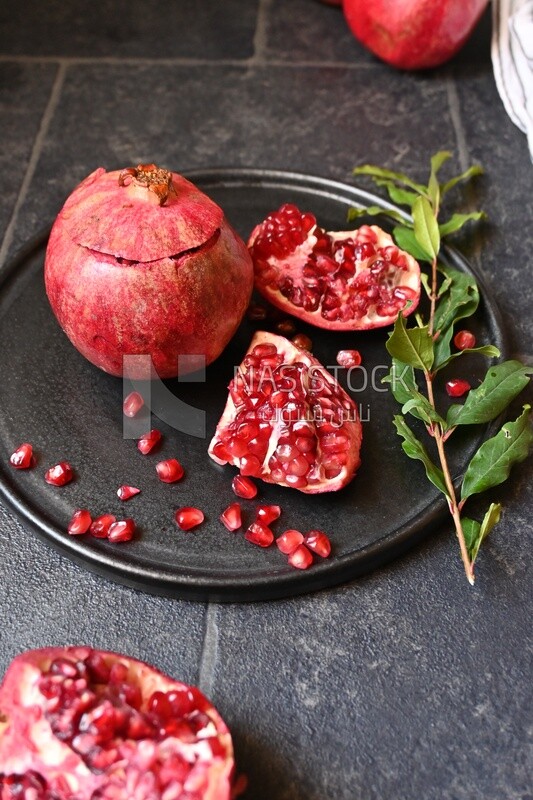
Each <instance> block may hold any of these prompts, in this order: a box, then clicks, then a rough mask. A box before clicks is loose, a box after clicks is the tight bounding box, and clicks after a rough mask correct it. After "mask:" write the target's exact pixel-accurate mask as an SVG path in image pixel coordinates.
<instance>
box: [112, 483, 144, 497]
mask: <svg viewBox="0 0 533 800" xmlns="http://www.w3.org/2000/svg"><path fill="white" fill-rule="evenodd" d="M140 491H141V490H140V489H136V488H135V486H119V488H118V489H117V496H118V499H119V500H129V499H130V497H135V495H136V494H139V493H140Z"/></svg>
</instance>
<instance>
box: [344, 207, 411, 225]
mask: <svg viewBox="0 0 533 800" xmlns="http://www.w3.org/2000/svg"><path fill="white" fill-rule="evenodd" d="M377 216H384V217H390V218H391V219H393V220H394V221H395V222H402V223H403V222H404V218H403V216H402V214H400V212H399V211H395V210H394V209H393V208H382V206H368V207H367V208H355V207H354V208H350V209H349V210H348V221H351V220H354V219H358V218H359V217H377Z"/></svg>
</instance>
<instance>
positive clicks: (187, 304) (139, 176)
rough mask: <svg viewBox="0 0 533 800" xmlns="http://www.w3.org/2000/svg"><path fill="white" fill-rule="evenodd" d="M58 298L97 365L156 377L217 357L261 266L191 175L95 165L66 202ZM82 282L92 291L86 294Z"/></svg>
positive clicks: (50, 286) (52, 282)
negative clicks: (148, 367)
mask: <svg viewBox="0 0 533 800" xmlns="http://www.w3.org/2000/svg"><path fill="white" fill-rule="evenodd" d="M45 284H46V293H47V296H48V299H49V301H50V305H51V307H52V309H53V311H54V313H55V315H56V317H57V319H58V322H59V324H60V326H61V327H62V329H63V330H64V332H65V333H66V335H67V336H68V338H69V339H70V340H71V342H72V344H73V345H74V346H75V347H76V348H77V349H78V350H79V351H80V352H81V353H82V355H84V356H85V357H86V358H87V359H89V361H91V362H92V363H93V364H95V365H96V366H97V367H100V369H103V370H105V371H106V372H109V373H111V374H112V375H122V374H123V369H124V364H123V360H124V356H131V357H132V358H129V359H128V364H127V372H128V375H129V377H131V378H140V379H142V380H144V379H146V361H145V359H144V358H139V359H137V358H135V357H136V356H150V358H151V362H152V364H153V368H154V370H155V372H156V373H157V374H158V375H159V376H160V377H161V378H172V377H175V376H176V375H178V374H184V373H187V372H192V371H194V370H195V369H197V366H194V365H193V363H192V361H193V360H191V359H187V358H180V357H181V356H184V355H185V356H186V355H190V354H191V353H194V354H198V355H199V356H201V357H203V360H204V362H205V364H206V365H207V364H210V363H211V362H212V361H214V360H215V359H216V358H218V356H219V355H220V353H221V352H222V351H223V349H224V348H225V346H226V345H227V344H228V342H229V340H230V339H231V338H232V336H233V335H234V333H235V331H236V330H237V327H238V326H239V323H240V321H241V319H242V317H243V315H244V313H245V311H246V308H247V306H248V303H249V300H250V296H251V292H252V285H253V267H252V263H251V258H250V255H249V253H248V251H247V249H246V246H245V244H244V242H243V241H242V240H241V238H240V237H239V236H238V235H237V233H236V232H235V231H234V230H233V228H232V227H231V226H230V225H229V224H228V222H227V220H226V219H225V218H224V214H223V212H222V209H221V208H220V207H219V206H218V205H217V204H216V203H214V202H213V201H212V200H211V199H210V198H209V197H207V195H205V194H204V193H203V192H201V191H200V190H199V189H198V188H197V187H196V186H194V185H193V184H192V183H190V181H187V180H186V179H185V178H183V177H182V176H181V175H178V174H177V173H175V172H170V171H168V170H164V169H161V168H159V167H157V166H156V165H154V164H139V165H138V166H137V167H135V168H132V169H127V170H123V171H122V172H119V171H114V172H106V170H105V169H102V168H100V169H97V170H96V171H95V172H93V173H92V174H91V175H89V176H88V177H87V178H86V179H85V180H84V181H83V182H82V183H81V184H80V185H79V186H78V187H77V188H76V189H75V190H74V191H73V192H72V194H71V195H70V196H69V197H68V198H67V201H66V203H65V205H64V206H63V209H62V210H61V211H60V213H59V215H58V217H57V219H56V221H55V223H54V225H53V227H52V231H51V233H50V238H49V241H48V246H47V250H46V259H45ZM80 287H83V290H81V289H80Z"/></svg>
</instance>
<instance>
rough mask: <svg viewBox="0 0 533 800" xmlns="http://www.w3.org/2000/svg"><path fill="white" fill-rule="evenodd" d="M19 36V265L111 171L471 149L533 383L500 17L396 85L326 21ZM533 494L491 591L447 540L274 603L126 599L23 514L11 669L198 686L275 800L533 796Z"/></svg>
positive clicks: (0, 580) (0, 103)
mask: <svg viewBox="0 0 533 800" xmlns="http://www.w3.org/2000/svg"><path fill="white" fill-rule="evenodd" d="M0 37H1V42H0V129H1V131H2V148H1V151H0V172H1V175H2V193H1V196H0V233H1V235H2V236H3V237H4V238H3V245H2V247H1V250H0V262H2V261H4V260H6V259H9V258H10V257H11V256H13V255H14V254H15V252H16V251H17V250H18V249H19V248H20V247H21V246H22V245H23V244H24V242H25V241H26V240H27V239H28V238H30V237H31V236H33V234H34V233H35V231H36V230H38V229H41V228H42V227H43V226H45V225H48V224H49V223H50V222H51V221H52V220H53V218H54V216H55V214H56V213H57V210H58V209H59V207H60V205H61V204H62V202H63V199H64V198H65V196H66V195H67V194H68V192H69V191H70V190H71V189H72V187H73V186H74V185H75V184H76V183H77V182H78V181H79V180H80V179H81V178H82V177H84V176H85V175H86V174H87V173H88V172H90V171H91V170H92V169H93V168H94V167H95V165H98V164H102V165H106V166H109V167H113V168H114V167H117V166H123V165H126V164H135V163H138V162H139V161H146V160H153V161H155V162H160V163H165V164H167V165H172V166H173V168H175V169H177V170H185V169H193V168H202V167H217V166H246V167H268V168H273V169H293V170H297V171H299V172H310V173H314V174H318V175H322V176H325V177H330V178H336V179H340V180H346V181H350V180H351V170H352V168H353V167H354V166H355V165H356V164H359V163H364V162H373V163H380V164H384V165H388V166H390V167H393V168H398V169H401V170H403V171H406V172H410V173H413V174H414V175H419V176H420V178H421V179H422V178H423V177H424V176H425V172H426V165H427V163H428V159H429V156H430V155H431V154H432V153H433V152H434V151H436V150H438V149H449V150H452V151H453V152H454V154H455V158H456V163H457V164H458V165H459V167H460V168H465V167H466V166H468V165H469V164H471V163H473V162H480V163H481V164H483V165H484V166H485V168H486V175H485V177H484V178H483V179H482V180H480V181H479V182H478V184H477V187H476V190H475V194H476V197H475V202H476V203H478V204H480V205H482V206H483V208H485V209H486V211H487V212H488V215H489V218H490V223H489V224H487V225H485V226H484V227H483V229H482V230H481V231H480V232H479V233H478V234H476V236H475V237H474V239H473V240H472V241H470V242H469V243H468V246H469V254H470V256H471V257H472V259H473V260H474V261H475V262H476V263H477V264H478V265H479V267H480V269H481V270H482V272H483V274H484V276H485V278H486V281H487V282H488V284H489V286H490V287H491V290H492V292H493V294H494V297H495V298H496V300H497V302H498V304H499V306H500V308H501V310H502V313H503V316H504V319H505V323H506V325H507V327H508V330H509V333H510V336H511V342H512V349H513V352H514V353H516V354H520V355H521V357H522V358H523V359H525V360H528V361H529V363H531V359H532V356H533V326H532V324H531V311H530V310H531V305H532V302H533V297H532V286H531V279H530V278H529V277H527V276H528V267H529V262H530V261H531V253H532V252H533V233H532V226H531V221H530V216H531V176H532V171H531V163H530V160H529V156H528V152H527V146H526V139H525V137H524V136H523V135H522V134H521V133H520V132H519V131H518V130H517V129H516V128H515V127H514V126H513V125H512V123H511V121H510V120H509V118H508V117H507V115H506V113H505V111H504V109H503V106H502V103H501V101H500V98H499V96H498V94H497V92H496V88H495V84H494V79H493V74H492V69H491V64H490V17H489V14H487V15H485V17H484V18H483V20H482V22H481V25H480V26H479V27H478V29H477V30H476V32H475V34H474V36H473V37H472V39H471V40H470V42H469V43H468V44H467V46H466V47H465V49H464V50H463V51H462V52H461V53H460V54H459V56H458V57H456V58H455V59H454V60H453V61H452V62H450V63H449V64H448V65H446V66H445V67H443V68H441V69H439V70H436V71H433V72H431V73H424V74H402V73H399V72H396V71H394V70H392V69H389V68H388V67H386V66H385V65H383V64H381V63H379V62H378V61H377V60H375V59H374V58H372V57H371V56H370V55H369V54H368V53H366V52H365V51H364V50H363V49H362V47H361V46H359V45H358V43H356V42H355V40H354V39H353V38H352V36H351V35H350V33H349V32H348V30H347V27H346V26H345V24H344V20H343V17H342V13H341V11H340V10H339V9H336V8H331V7H328V6H326V5H322V4H319V3H318V2H315V0H291V1H290V2H281V0H240V1H239V0H225V2H224V3H220V2H216V0H205V2H203V3H197V2H196V3H195V2H192V0H181V2H173V3H172V2H169V3H161V2H155V0H145V2H140V0H130V2H126V1H125V0H117V1H116V2H111V0H96V2H94V3H92V4H89V5H88V4H86V3H83V2H81V0H71V2H68V3H60V2H58V0H48V2H47V3H45V4H42V3H40V2H38V0H26V2H25V3H21V2H15V0H4V2H3V4H2V8H1V9H0ZM28 313H31V310H28ZM18 366H22V365H18ZM0 379H1V378H0ZM29 379H30V378H28V380H29ZM529 399H531V393H529ZM0 413H2V412H0ZM531 475H532V471H531V460H529V461H528V462H526V463H524V464H522V465H520V466H519V467H518V468H517V469H516V470H515V472H514V474H513V477H512V480H511V481H510V482H509V483H508V484H506V485H505V486H504V487H501V489H500V490H498V491H497V492H494V499H499V500H501V501H502V502H503V504H504V507H505V513H504V516H503V519H502V522H501V524H500V525H499V527H498V529H497V531H495V533H494V535H493V536H492V537H491V538H490V539H489V541H488V543H487V544H486V546H485V547H484V549H483V551H482V554H481V556H480V558H479V563H478V567H477V572H478V582H477V584H476V587H475V588H474V589H472V588H470V587H469V586H468V584H467V582H466V581H465V579H464V575H463V572H462V567H461V563H460V560H459V558H458V555H457V552H456V550H457V548H456V545H455V542H454V539H453V536H452V533H451V528H450V525H449V524H446V525H445V526H443V527H442V529H440V530H436V531H434V532H432V534H431V536H430V537H428V538H427V540H426V541H425V543H423V544H420V545H417V546H416V548H415V549H413V550H412V551H411V552H410V553H409V554H408V555H407V556H404V557H402V558H401V559H400V560H398V561H396V562H395V563H393V564H391V565H389V566H387V567H385V568H382V569H379V570H377V571H375V572H374V573H373V574H371V575H368V576H366V577H363V578H360V579H358V580H356V581H354V582H353V583H351V584H348V585H344V586H342V587H339V588H336V589H333V590H328V591H322V592H320V593H317V594H315V595H310V596H304V597H299V598H297V599H292V600H287V601H277V602H272V603H258V604H250V605H239V604H229V605H216V604H205V603H191V602H184V601H178V600H169V599H162V598H158V597H154V596H150V595H146V594H142V593H140V592H136V591H133V590H130V589H127V588H123V587H120V586H116V585H113V584H110V583H109V582H107V581H105V580H103V579H100V578H97V577H95V576H94V575H92V574H89V573H88V572H86V571H85V570H83V569H82V568H80V567H78V566H76V565H74V564H73V563H71V562H70V561H69V560H67V559H65V558H63V557H61V556H59V555H58V554H56V553H55V552H54V551H53V550H51V549H49V548H48V547H47V546H45V545H44V544H42V543H41V542H40V541H39V540H37V539H36V538H35V536H34V535H33V534H31V533H30V532H29V531H28V530H26V529H25V528H24V527H23V526H22V525H21V524H20V523H19V522H18V521H17V520H16V519H15V518H14V516H13V515H12V513H11V511H10V510H9V509H7V508H6V507H4V506H2V507H0V585H1V586H2V592H1V598H0V672H3V671H4V669H5V667H6V666H7V664H8V662H9V661H10V660H11V658H12V657H14V656H15V654H17V653H18V652H19V651H21V650H22V649H25V648H30V647H39V646H44V645H49V644H62V643H90V644H92V645H94V646H97V647H103V648H107V649H113V650H117V651H122V652H125V653H129V654H131V655H134V656H138V657H140V658H143V659H145V660H147V661H149V662H152V663H154V664H156V665H157V666H159V667H160V668H162V669H163V670H166V671H168V672H169V673H170V674H172V675H174V676H176V677H179V678H181V679H183V680H185V681H188V682H191V683H197V684H199V685H200V687H201V688H202V689H203V690H204V691H205V692H206V693H207V694H208V695H209V696H210V697H211V698H212V700H213V701H214V702H215V704H216V705H217V706H218V708H219V709H220V711H221V713H222V714H223V716H224V717H225V718H226V720H227V721H228V723H229V724H230V726H231V728H232V730H233V732H234V736H235V745H236V752H237V757H238V762H239V767H240V769H241V770H242V771H244V772H246V773H247V774H248V776H249V779H250V789H249V791H248V793H247V795H246V796H247V797H250V798H253V799H254V800H333V798H335V799H336V800H340V799H341V798H342V800H414V799H415V798H416V800H433V799H434V798H439V800H452V799H453V800H531V797H532V796H533V789H532V788H531V767H532V762H531V751H530V750H528V740H527V732H528V724H530V722H531V717H530V709H531V704H530V701H531V698H530V687H531V673H530V667H531V638H530V618H531V590H530V582H529V578H530V568H529V550H530V547H529V541H528V539H529V538H530V529H531V500H532V492H533V489H532V481H531Z"/></svg>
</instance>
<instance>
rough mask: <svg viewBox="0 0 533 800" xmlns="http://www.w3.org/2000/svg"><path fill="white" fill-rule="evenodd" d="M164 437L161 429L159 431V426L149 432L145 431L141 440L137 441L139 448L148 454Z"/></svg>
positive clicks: (144, 454) (145, 454)
mask: <svg viewBox="0 0 533 800" xmlns="http://www.w3.org/2000/svg"><path fill="white" fill-rule="evenodd" d="M161 439H162V433H161V431H158V430H157V428H154V429H153V430H151V431H149V432H148V433H143V435H142V436H141V438H140V439H139V441H138V442H137V448H138V449H139V450H140V452H141V453H142V454H143V456H147V455H148V453H150V452H151V451H152V450H153V449H154V447H155V446H156V444H159V442H160V441H161Z"/></svg>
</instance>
